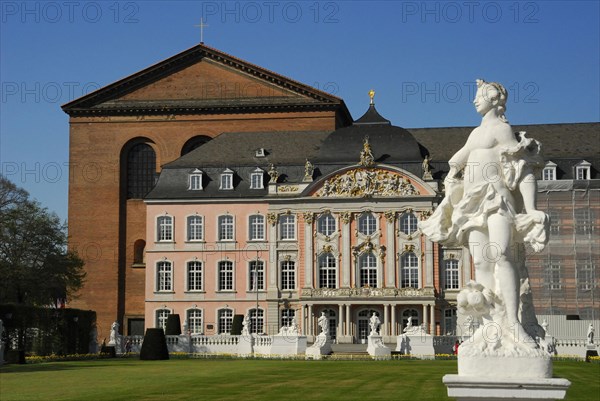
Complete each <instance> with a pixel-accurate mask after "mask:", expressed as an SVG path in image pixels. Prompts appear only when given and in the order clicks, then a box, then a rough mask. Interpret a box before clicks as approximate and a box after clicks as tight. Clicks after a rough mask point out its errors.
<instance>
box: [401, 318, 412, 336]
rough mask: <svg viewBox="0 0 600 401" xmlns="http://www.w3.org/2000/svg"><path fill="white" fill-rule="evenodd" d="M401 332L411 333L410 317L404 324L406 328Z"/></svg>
mask: <svg viewBox="0 0 600 401" xmlns="http://www.w3.org/2000/svg"><path fill="white" fill-rule="evenodd" d="M402 331H403V332H404V333H409V332H411V331H413V325H412V316H409V317H408V321H407V322H406V327H405V328H404V330H402Z"/></svg>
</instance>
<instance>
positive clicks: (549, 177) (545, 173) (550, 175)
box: [542, 161, 556, 181]
mask: <svg viewBox="0 0 600 401" xmlns="http://www.w3.org/2000/svg"><path fill="white" fill-rule="evenodd" d="M553 180H556V163H554V162H551V161H549V162H548V163H546V166H545V167H544V169H543V170H542V181H553Z"/></svg>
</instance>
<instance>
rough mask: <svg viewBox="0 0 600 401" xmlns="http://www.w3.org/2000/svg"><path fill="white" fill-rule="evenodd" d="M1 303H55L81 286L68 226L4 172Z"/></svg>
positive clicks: (81, 274) (0, 212)
mask: <svg viewBox="0 0 600 401" xmlns="http://www.w3.org/2000/svg"><path fill="white" fill-rule="evenodd" d="M0 278H1V279H0V303H17V304H28V305H39V306H45V305H52V304H54V303H55V302H56V300H57V299H58V298H66V297H68V296H71V295H72V294H73V293H74V292H76V291H77V290H78V289H80V288H81V287H82V286H83V282H84V279H85V271H84V270H83V261H82V260H81V259H80V258H79V257H78V256H77V254H76V253H74V252H73V251H70V250H67V235H66V225H65V224H64V223H62V222H61V221H60V219H59V217H58V216H57V215H56V214H55V213H51V212H49V211H48V210H47V209H46V208H44V207H42V206H41V205H40V204H39V203H38V202H37V201H35V200H32V199H30V198H29V194H28V193H27V192H26V191H25V190H23V189H21V188H18V187H17V186H16V185H15V184H13V183H12V182H10V181H9V180H8V179H6V178H5V177H3V176H1V175H0Z"/></svg>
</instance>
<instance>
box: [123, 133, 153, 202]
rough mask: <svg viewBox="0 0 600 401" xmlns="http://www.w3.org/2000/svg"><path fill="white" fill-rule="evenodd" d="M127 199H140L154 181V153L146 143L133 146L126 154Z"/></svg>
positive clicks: (148, 190)
mask: <svg viewBox="0 0 600 401" xmlns="http://www.w3.org/2000/svg"><path fill="white" fill-rule="evenodd" d="M126 160H127V166H126V173H127V199H141V198H143V197H144V196H146V194H147V193H148V192H150V190H151V189H152V187H154V183H155V181H156V153H155V152H154V149H152V146H150V145H148V144H146V143H138V144H136V145H133V146H132V147H131V149H129V151H128V152H127V159H126Z"/></svg>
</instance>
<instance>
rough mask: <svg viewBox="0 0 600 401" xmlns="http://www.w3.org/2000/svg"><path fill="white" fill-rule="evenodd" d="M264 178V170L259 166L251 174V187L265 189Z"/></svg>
mask: <svg viewBox="0 0 600 401" xmlns="http://www.w3.org/2000/svg"><path fill="white" fill-rule="evenodd" d="M264 178H265V172H264V170H262V169H261V168H259V167H257V168H256V170H254V171H253V172H252V173H251V174H250V189H264V188H265V184H264V181H265V180H264Z"/></svg>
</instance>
